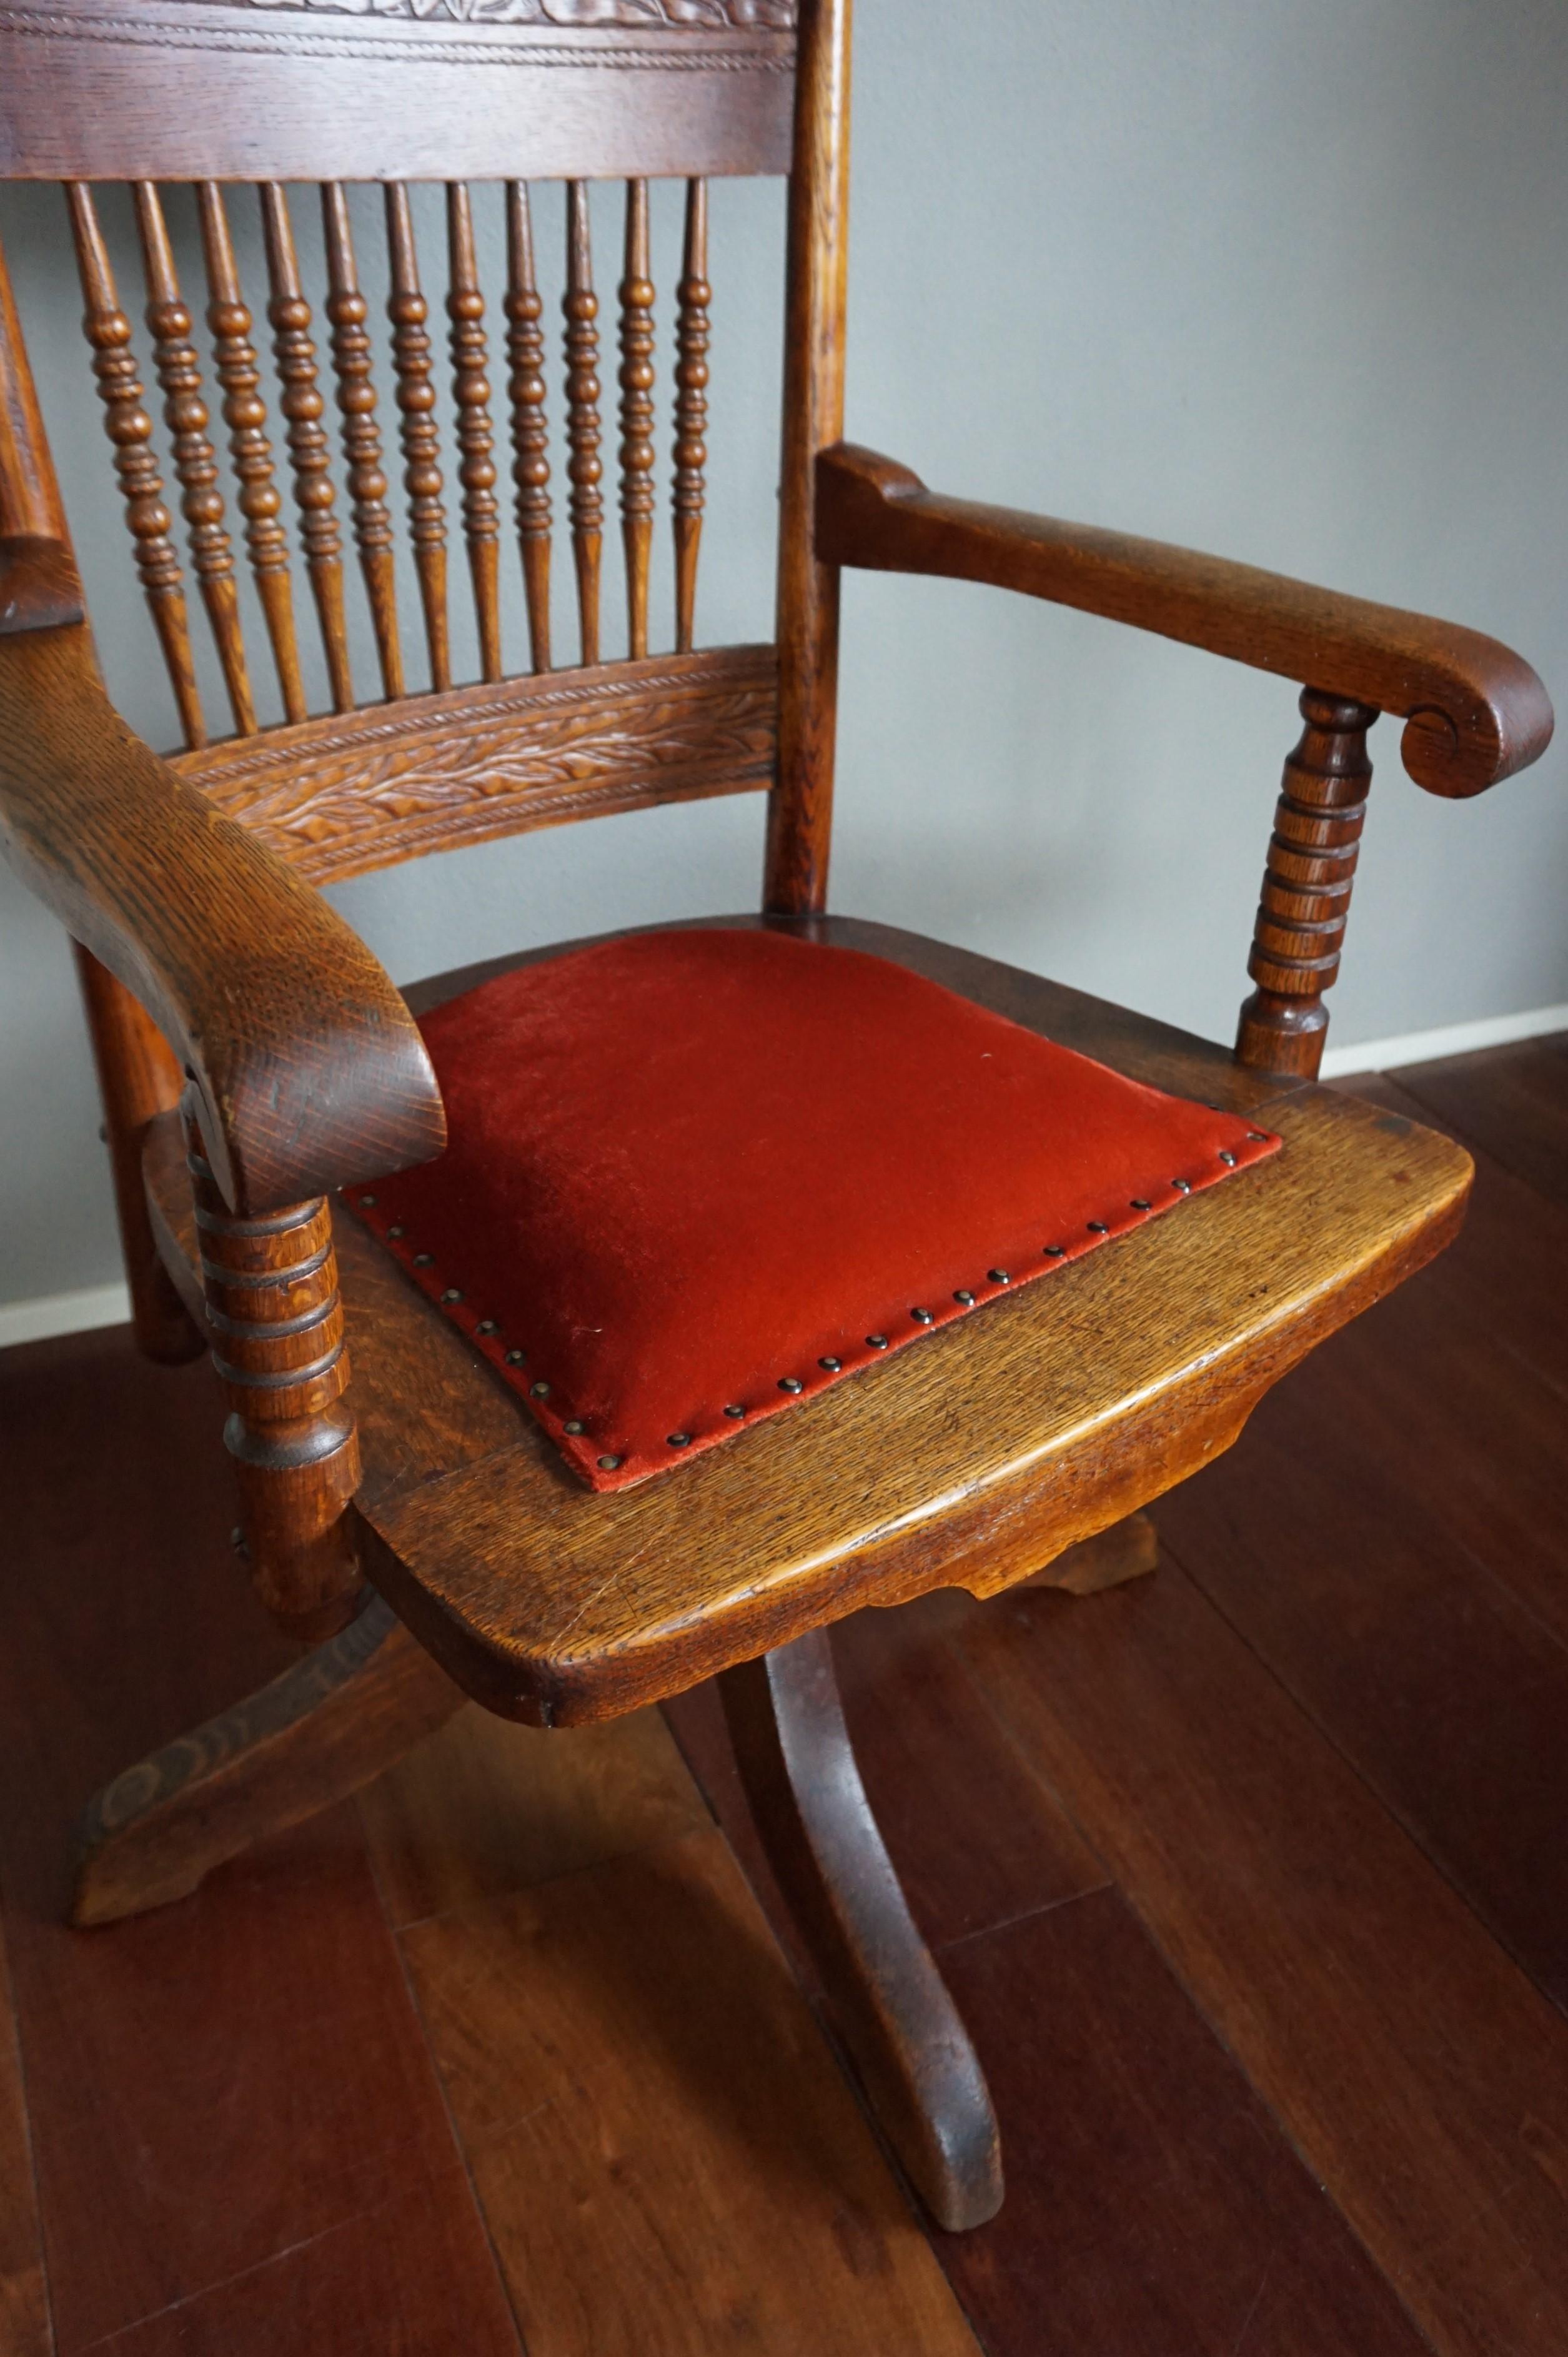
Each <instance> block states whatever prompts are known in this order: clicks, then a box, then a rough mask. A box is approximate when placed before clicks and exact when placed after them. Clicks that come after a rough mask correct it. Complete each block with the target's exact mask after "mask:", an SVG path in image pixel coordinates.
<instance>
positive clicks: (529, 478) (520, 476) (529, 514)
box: [506, 180, 550, 671]
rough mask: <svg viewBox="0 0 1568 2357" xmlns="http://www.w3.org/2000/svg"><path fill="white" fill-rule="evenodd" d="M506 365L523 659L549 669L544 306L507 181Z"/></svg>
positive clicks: (521, 206) (518, 200) (523, 204)
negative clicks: (524, 611) (523, 609)
mask: <svg viewBox="0 0 1568 2357" xmlns="http://www.w3.org/2000/svg"><path fill="white" fill-rule="evenodd" d="M506 248H507V293H506V316H507V359H508V361H509V363H510V371H511V373H510V376H509V377H508V379H507V393H508V397H509V398H510V402H511V447H512V469H511V473H512V481H513V483H514V484H515V486H516V490H517V500H516V513H517V536H518V545H519V547H520V549H521V554H522V580H523V589H524V593H525V595H526V597H527V598H528V641H529V660H530V662H532V665H533V668H534V670H535V671H548V670H549V669H550V491H549V482H550V460H549V457H548V455H547V454H548V450H549V440H550V437H549V429H548V427H547V425H546V424H545V417H544V400H545V384H544V330H543V328H542V327H541V325H540V321H541V319H542V317H543V316H544V304H543V301H542V298H541V296H540V292H539V285H538V280H537V277H536V275H535V271H534V262H533V217H532V211H531V210H530V206H529V201H528V184H527V182H526V181H524V180H509V181H508V182H507V191H506Z"/></svg>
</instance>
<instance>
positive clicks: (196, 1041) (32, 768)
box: [0, 536, 444, 1637]
mask: <svg viewBox="0 0 1568 2357" xmlns="http://www.w3.org/2000/svg"><path fill="white" fill-rule="evenodd" d="M0 845H3V847H4V849H5V852H6V854H7V856H9V857H10V859H11V860H12V862H13V864H14V865H15V866H16V868H17V870H18V872H19V873H20V874H21V876H22V877H23V878H24V880H25V881H27V883H28V884H30V885H31V886H32V887H33V888H34V889H35V890H36V891H37V892H38V895H39V897H40V898H41V899H43V900H44V901H45V902H46V903H47V904H48V906H49V907H50V908H52V909H54V911H55V913H56V914H57V915H58V916H59V917H60V918H61V919H62V920H63V921H64V922H65V924H66V926H67V927H68V928H69V930H70V932H71V933H72V934H73V935H74V936H75V938H76V940H77V941H78V942H80V943H81V944H83V945H84V946H85V948H86V949H87V950H89V951H91V953H92V955H93V956H94V957H95V958H97V959H100V960H102V965H103V967H104V968H106V969H107V970H108V973H109V974H113V976H115V977H116V978H117V981H118V983H119V984H120V985H123V986H124V990H125V991H126V992H128V993H129V994H130V995H131V997H132V998H133V999H134V1001H135V1002H136V1003H137V1004H138V1005H139V1006H140V1007H142V1008H144V1009H145V1011H146V1013H147V1014H148V1015H149V1016H150V1017H152V1019H153V1021H154V1022H156V1025H157V1027H158V1029H159V1030H160V1031H161V1033H162V1034H163V1036H164V1038H165V1039H167V1040H168V1042H169V1043H170V1044H171V1046H172V1047H173V1049H174V1051H175V1056H176V1058H177V1060H178V1062H179V1063H180V1065H181V1066H182V1067H183V1069H184V1072H185V1074H186V1079H187V1087H186V1092H185V1096H184V1099H183V1100H182V1103H183V1105H184V1109H185V1112H186V1114H187V1118H188V1142H189V1149H190V1163H191V1174H192V1182H193V1187H194V1190H195V1195H196V1204H197V1218H198V1222H199V1227H200V1230H201V1235H202V1267H203V1280H204V1286H205V1290H206V1297H207V1308H208V1322H209V1327H210V1329H211V1339H212V1342H213V1356H214V1359H215V1361H216V1363H217V1367H218V1372H219V1375H220V1380H221V1382H222V1383H223V1385H224V1388H225V1392H226V1394H227V1397H228V1400H229V1405H230V1407H231V1415H230V1419H229V1425H228V1428H227V1432H226V1435H225V1437H226V1439H227V1442H228V1446H229V1448H230V1451H231V1454H232V1455H233V1457H234V1458H235V1460H236V1463H237V1466H238V1469H239V1475H240V1484H241V1491H242V1500H243V1507H244V1525H245V1531H246V1537H247V1543H248V1546H249V1550H250V1555H251V1562H252V1572H253V1574H254V1577H255V1579H256V1584H257V1587H258V1588H259V1589H260V1591H261V1594H262V1596H263V1600H264V1601H265V1602H266V1604H267V1605H268V1606H269V1608H270V1609H271V1610H272V1611H273V1612H274V1616H275V1617H276V1618H277V1619H278V1620H279V1621H280V1622H281V1623H282V1624H283V1625H284V1626H285V1627H286V1628H287V1629H288V1630H290V1631H291V1632H292V1633H294V1634H296V1635H299V1636H302V1637H319V1636H323V1635H326V1634H328V1633H329V1632H330V1631H331V1630H332V1629H334V1628H336V1627H338V1626H340V1625H341V1624H342V1622H343V1620H345V1619H346V1618H347V1617H348V1616H349V1613H351V1611H352V1610H353V1609H354V1602H355V1599H356V1597H357V1596H358V1593H359V1590H360V1573H359V1569H358V1566H357V1563H356V1559H355V1545H354V1523H353V1517H352V1515H351V1514H350V1512H349V1503H350V1501H351V1500H352V1497H353V1494H354V1491H355V1488H356V1486H357V1484H358V1480H359V1453H358V1446H357V1442H356V1440H355V1436H354V1426H353V1418H352V1415H351V1414H350V1413H349V1407H348V1405H347V1402H346V1401H345V1399H344V1396H343V1394H344V1390H345V1387H346V1384H347V1382H348V1372H349V1366H348V1359H347V1356H346V1354H345V1352H344V1349H343V1319H342V1310H341V1307H340V1305H339V1302H338V1279H337V1264H336V1259H335V1255H334V1253H333V1249H332V1229H331V1215H330V1211H329V1210H328V1204H327V1200H326V1198H327V1195H328V1192H329V1191H330V1190H331V1189H334V1188H336V1187H338V1186H341V1185H344V1184H346V1183H348V1182H349V1181H352V1180H362V1179H371V1178H374V1177H377V1176H379V1175H380V1174H381V1173H382V1172H384V1171H388V1170H394V1169H401V1168H405V1167H406V1166H407V1165H408V1164H410V1163H414V1162H421V1161H425V1160H427V1159H428V1158H429V1157H431V1156H432V1155H434V1154H435V1153H438V1152H439V1151H440V1148H441V1146H442V1143H443V1140H444V1125H443V1115H442V1109H441V1100H440V1095H439V1092H438V1091H437V1089H436V1086H435V1075H434V1073H433V1072H432V1071H431V1068H430V1063H429V1060H428V1058H427V1056H426V1054H425V1051H424V1042H423V1040H422V1039H421V1038H420V1036H419V1033H418V1030H417V1029H416V1028H415V1026H414V1023H413V1017H411V1016H410V1014H409V1013H408V1010H407V1008H406V1007H405V1006H404V1005H403V1000H402V999H401V998H400V997H399V996H398V994H397V992H396V991H395V990H394V989H393V987H392V983H391V981H390V980H389V979H388V977H387V975H386V974H384V973H383V972H382V970H381V967H380V965H378V964H377V963H376V961H375V959H374V958H372V957H371V953H370V952H369V951H368V950H367V949H366V948H365V946H364V944H363V943H362V942H360V940H359V939H358V937H357V935H355V934H354V933H353V932H352V931H350V930H349V927H348V926H347V925H345V924H344V923H343V922H342V920H341V919H340V918H338V916H336V915H335V914H334V912H333V911H332V910H331V909H329V908H328V905H327V903H326V902H325V901H324V900H322V899H320V897H319V895H318V894H317V893H316V892H315V891H313V890H312V889H311V888H310V887H309V886H308V885H306V884H304V883H302V882H301V881H300V879H299V878H298V877H295V876H294V875H293V874H292V873H291V872H290V871H289V869H288V868H287V867H285V866H284V864H283V862H282V861H281V860H279V859H277V858H276V857H275V856H274V855H273V854H272V853H271V852H269V851H268V850H266V849H265V848H264V846H263V845H261V844H260V843H258V842H257V841H256V840H255V839H254V838H253V837H252V836H250V835H248V834H245V832H244V831H243V829H242V828H241V827H239V826H237V825H235V824H234V823H233V822H232V821H231V820H229V819H227V818H225V817H223V816H222V815H221V813H219V812H218V811H217V810H215V809H214V808H213V807H212V805H211V804H210V803H209V802H207V800H206V799H205V797H204V796H203V795H202V794H201V793H200V792H199V791H198V789H196V788H195V787H193V786H191V785H189V784H188V783H187V782H186V781H185V780H183V779H181V778H179V777H177V775H176V774H175V772H174V771H173V770H170V769H169V767H168V766H167V764H166V763H165V762H163V761H161V760H159V759H158V758H157V757H156V754H154V753H152V752H151V751H150V750H149V749H148V748H147V747H146V746H145V745H144V744H142V743H141V742H140V740H139V739H138V738H137V737H134V735H133V734H132V732H131V731H130V730H129V729H128V728H127V727H126V726H124V723H123V722H122V721H121V720H120V718H119V717H118V716H117V715H116V714H115V712H114V711H113V707H112V706H111V705H110V703H109V700H108V698H107V696H106V695H105V694H104V692H103V688H102V683H101V682H100V681H99V678H98V674H97V670H96V666H95V664H94V662H93V659H92V653H91V644H90V641H89V639H88V635H87V630H86V626H85V623H84V622H83V621H82V620H81V611H80V603H79V593H78V592H77V589H76V584H75V578H74V575H73V573H72V570H71V566H70V558H69V555H68V554H67V552H66V551H65V550H64V548H63V547H62V546H61V545H60V544H59V543H57V542H52V541H41V540H39V539H38V538H37V537H31V536H29V537H27V538H26V539H13V540H11V541H9V542H0ZM155 1077H156V1076H155Z"/></svg>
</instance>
